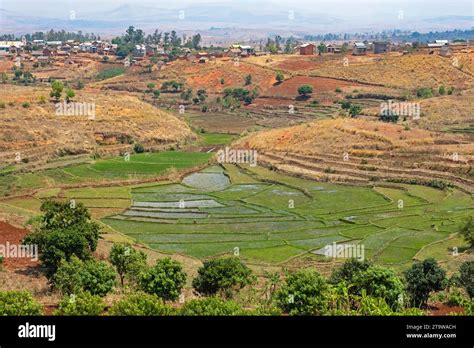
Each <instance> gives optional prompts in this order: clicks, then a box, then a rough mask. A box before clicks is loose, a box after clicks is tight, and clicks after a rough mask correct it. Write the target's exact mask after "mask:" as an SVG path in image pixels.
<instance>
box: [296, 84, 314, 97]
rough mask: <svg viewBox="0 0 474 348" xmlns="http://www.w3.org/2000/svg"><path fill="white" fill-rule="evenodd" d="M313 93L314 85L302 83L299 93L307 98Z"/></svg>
mask: <svg viewBox="0 0 474 348" xmlns="http://www.w3.org/2000/svg"><path fill="white" fill-rule="evenodd" d="M311 93H313V87H312V86H310V85H302V86H300V87H298V94H299V95H300V96H301V97H304V98H307V97H308V96H309V95H310V94H311Z"/></svg>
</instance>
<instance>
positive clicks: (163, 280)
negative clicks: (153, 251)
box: [140, 257, 186, 301]
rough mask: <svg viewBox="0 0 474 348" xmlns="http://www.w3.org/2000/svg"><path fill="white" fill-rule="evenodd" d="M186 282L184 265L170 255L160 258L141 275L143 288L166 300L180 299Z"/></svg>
mask: <svg viewBox="0 0 474 348" xmlns="http://www.w3.org/2000/svg"><path fill="white" fill-rule="evenodd" d="M185 283H186V273H185V272H184V271H183V267H182V265H181V264H180V263H179V262H178V261H174V260H172V259H171V258H169V257H168V258H165V259H161V260H158V261H157V262H156V265H155V266H153V267H151V268H149V269H148V270H146V271H144V272H143V273H142V274H141V276H140V285H141V289H142V290H143V291H145V292H147V293H149V294H155V295H157V296H158V297H160V298H162V299H163V300H165V301H166V300H176V299H178V297H179V295H180V293H181V289H182V288H183V286H184V284H185Z"/></svg>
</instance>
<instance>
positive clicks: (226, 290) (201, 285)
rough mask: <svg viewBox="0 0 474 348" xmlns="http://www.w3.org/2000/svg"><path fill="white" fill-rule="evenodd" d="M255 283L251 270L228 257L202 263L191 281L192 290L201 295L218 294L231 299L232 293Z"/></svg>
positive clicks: (234, 258) (235, 259)
mask: <svg viewBox="0 0 474 348" xmlns="http://www.w3.org/2000/svg"><path fill="white" fill-rule="evenodd" d="M254 281H255V277H254V276H253V275H252V270H251V269H250V268H248V267H247V266H246V265H244V264H243V263H242V262H241V261H240V260H239V259H238V258H236V257H229V258H222V259H215V260H210V261H206V262H204V265H203V266H202V267H201V268H199V269H198V275H197V277H196V278H194V279H193V288H194V290H196V291H197V292H198V293H200V294H201V295H215V294H217V293H220V294H221V295H223V296H225V297H232V295H233V291H235V290H236V289H242V288H243V287H245V286H246V285H250V284H252V283H253V282H254Z"/></svg>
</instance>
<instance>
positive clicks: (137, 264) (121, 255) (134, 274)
mask: <svg viewBox="0 0 474 348" xmlns="http://www.w3.org/2000/svg"><path fill="white" fill-rule="evenodd" d="M109 258H110V262H111V263H112V265H114V267H115V269H116V270H117V273H118V275H119V277H120V284H121V285H122V287H123V285H124V281H125V277H129V278H130V279H139V273H140V272H141V271H143V270H145V268H146V259H147V256H146V254H145V253H144V252H143V251H137V250H135V249H134V248H132V247H131V246H130V245H123V244H114V246H113V247H112V250H111V251H110V256H109Z"/></svg>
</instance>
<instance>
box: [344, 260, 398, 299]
mask: <svg viewBox="0 0 474 348" xmlns="http://www.w3.org/2000/svg"><path fill="white" fill-rule="evenodd" d="M352 283H353V285H354V290H355V292H356V293H357V294H359V295H361V294H362V290H365V291H366V292H367V295H369V296H371V297H378V298H382V299H384V300H385V301H386V302H387V304H388V305H389V306H391V307H392V308H398V307H399V306H400V305H401V304H402V303H400V302H401V300H403V291H404V289H403V283H402V281H401V280H400V278H399V277H398V276H397V274H396V273H395V271H393V270H391V269H388V268H384V267H380V266H374V265H372V266H370V267H369V268H367V270H365V271H363V272H358V273H356V274H355V276H354V278H353V280H352Z"/></svg>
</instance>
